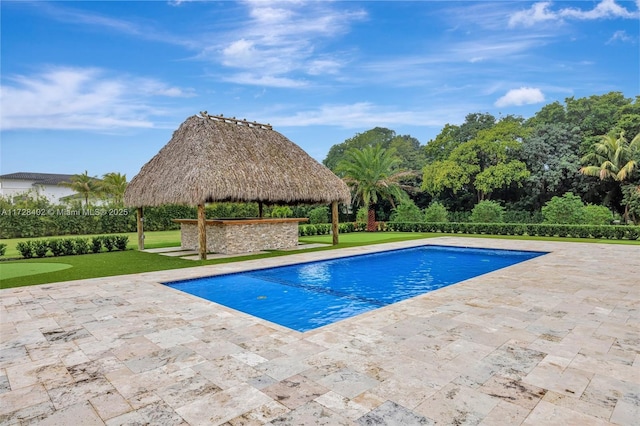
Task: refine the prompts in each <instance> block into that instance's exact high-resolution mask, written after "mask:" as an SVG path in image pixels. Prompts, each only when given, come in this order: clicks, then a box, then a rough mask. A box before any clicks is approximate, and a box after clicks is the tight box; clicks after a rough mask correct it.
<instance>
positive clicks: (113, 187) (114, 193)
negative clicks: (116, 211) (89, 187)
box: [100, 172, 127, 205]
mask: <svg viewBox="0 0 640 426" xmlns="http://www.w3.org/2000/svg"><path fill="white" fill-rule="evenodd" d="M126 189H127V175H126V174H125V175H123V174H120V173H116V172H111V173H106V174H104V175H102V181H100V192H102V193H103V194H105V195H107V196H108V197H113V201H114V202H115V203H116V204H118V205H119V204H122V200H123V199H124V191H125V190H126Z"/></svg>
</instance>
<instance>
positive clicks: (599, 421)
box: [0, 237, 640, 426]
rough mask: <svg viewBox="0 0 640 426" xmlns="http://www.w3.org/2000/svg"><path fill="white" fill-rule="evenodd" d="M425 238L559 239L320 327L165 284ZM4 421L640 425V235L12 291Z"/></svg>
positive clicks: (5, 297) (0, 316)
mask: <svg viewBox="0 0 640 426" xmlns="http://www.w3.org/2000/svg"><path fill="white" fill-rule="evenodd" d="M422 244H441V245H456V246H465V247H492V248H508V249H518V250H539V251H548V252H549V254H547V255H544V256H541V257H538V258H535V259H532V260H529V261H527V262H524V263H520V264H518V265H513V266H511V267H508V268H504V269H501V270H498V271H495V272H493V273H489V274H485V275H483V276H480V277H477V278H473V279H470V280H467V281H464V282H461V283H458V284H456V285H453V286H449V287H446V288H443V289H440V290H437V291H434V292H432V293H429V294H425V295H422V296H419V297H416V298H413V299H410V300H406V301H404V302H400V303H397V304H394V305H391V306H387V307H384V308H381V309H378V310H375V311H371V312H368V313H365V314H363V315H360V316H357V317H354V318H351V319H347V320H344V321H341V322H338V323H335V324H331V325H328V326H325V327H322V328H319V329H316V330H312V331H309V332H306V333H299V332H296V331H293V330H289V329H287V328H285V327H282V326H279V325H276V324H272V323H269V322H267V321H264V320H261V319H259V318H255V317H252V316H250V315H247V314H244V313H241V312H238V311H234V310H232V309H229V308H226V307H224V306H220V305H217V304H215V303H211V302H207V301H205V300H202V299H200V298H197V297H194V296H191V295H188V294H185V293H182V292H179V291H177V290H174V289H171V288H168V287H166V286H164V285H162V284H161V283H162V282H166V281H171V280H177V279H188V278H195V277H200V276H208V275H216V274H224V273H231V272H238V271H242V270H248V269H254V268H259V267H260V268H263V267H271V266H280V265H285V264H291V263H298V262H301V261H313V260H321V259H324V258H330V257H340V256H348V255H354V254H362V253H367V252H373V251H379V250H387V249H395V248H402V247H410V246H415V245H422ZM0 320H1V321H0V336H1V340H0V424H1V425H13V424H78V425H93V424H96V425H98V424H101V425H109V426H111V425H125V424H162V425H216V424H225V425H260V424H271V425H306V424H326V425H341V424H344V425H369V424H371V425H373V424H389V425H394V424H397V425H403V426H404V425H412V424H416V425H420V424H424V425H430V424H481V425H505V424H509V425H510V424H514V425H521V424H522V425H539V424H566V425H573V424H576V425H577V424H579V425H607V424H620V425H631V424H635V422H637V419H638V418H640V338H639V336H640V246H638V245H635V246H633V245H602V244H582V243H562V242H557V243H556V242H540V241H517V240H493V239H476V238H463V237H461V238H454V237H441V238H435V239H428V240H422V241H411V242H402V243H390V244H381V245H376V246H370V247H357V248H350V249H342V250H332V251H328V252H315V253H293V254H291V255H289V256H283V257H277V258H271V259H262V260H255V261H247V262H237V263H229V264H223V265H212V266H204V267H194V268H188V269H181V270H174V271H159V272H152V273H144V274H137V275H128V276H120V277H107V278H99V279H87V280H80V281H73V282H66V283H55V284H46V285H38V286H31V287H20V288H15V289H6V290H1V291H0Z"/></svg>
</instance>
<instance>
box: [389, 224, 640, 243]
mask: <svg viewBox="0 0 640 426" xmlns="http://www.w3.org/2000/svg"><path fill="white" fill-rule="evenodd" d="M386 228H387V230H389V231H397V232H443V233H449V234H486V235H528V236H539V237H568V238H595V239H608V240H622V239H627V240H637V239H638V238H639V237H640V226H625V225H552V224H542V223H461V222H446V223H419V222H415V223H413V222H411V223H409V222H387V224H386Z"/></svg>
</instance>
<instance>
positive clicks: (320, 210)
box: [309, 206, 329, 224]
mask: <svg viewBox="0 0 640 426" xmlns="http://www.w3.org/2000/svg"><path fill="white" fill-rule="evenodd" d="M328 222H329V207H327V206H322V207H316V208H315V209H313V210H311V211H310V212H309V223H310V224H316V223H328Z"/></svg>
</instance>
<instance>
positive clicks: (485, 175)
mask: <svg viewBox="0 0 640 426" xmlns="http://www.w3.org/2000/svg"><path fill="white" fill-rule="evenodd" d="M638 133H640V96H635V97H634V98H629V97H625V96H624V95H623V94H622V93H621V92H609V93H604V94H597V95H592V96H587V97H583V98H576V97H569V98H566V99H565V100H564V102H561V101H553V102H551V103H549V104H546V105H543V106H542V107H541V108H540V110H539V111H538V112H536V113H535V114H534V115H533V116H532V117H529V118H528V119H526V120H525V119H524V118H521V117H517V116H512V115H507V116H504V117H500V118H496V117H495V116H493V115H492V114H490V113H486V112H485V113H483V112H472V113H469V114H467V115H466V116H465V118H464V121H463V122H462V123H460V124H453V123H447V124H445V125H444V126H443V127H442V130H441V131H440V133H439V134H438V135H436V136H435V137H434V138H433V139H431V140H430V141H428V142H427V143H426V144H425V145H420V142H419V141H418V140H417V139H416V138H414V137H412V136H410V135H402V136H399V135H397V134H396V132H395V131H394V130H391V129H387V128H383V127H375V128H373V129H371V130H368V131H365V132H363V133H358V134H356V135H355V136H353V137H352V138H349V139H347V140H345V141H344V142H342V143H339V144H336V145H334V146H333V147H331V149H330V151H329V154H328V155H327V158H326V159H325V160H324V164H325V165H326V166H327V167H329V168H330V169H332V170H334V171H336V170H337V164H338V163H339V162H340V161H341V160H343V159H344V158H345V157H346V155H347V152H348V151H349V150H350V149H358V150H362V149H364V148H365V147H373V146H376V145H380V146H381V148H383V149H391V148H393V150H394V151H395V152H396V155H397V156H398V158H399V159H400V161H399V164H398V167H399V168H403V169H405V170H414V171H421V173H420V175H419V177H413V178H411V177H405V178H403V179H405V182H407V181H406V180H407V179H408V180H409V181H410V182H411V183H412V184H413V185H414V186H419V187H420V188H421V189H422V192H412V193H410V197H411V198H412V199H413V201H414V202H415V203H416V205H417V206H418V207H419V208H425V207H426V206H428V205H429V204H430V203H431V202H433V201H440V202H442V204H443V205H445V206H446V207H447V208H448V209H449V210H450V211H466V212H469V211H470V210H471V209H472V207H473V206H474V205H475V204H476V203H478V202H479V201H481V200H488V199H491V200H496V201H498V202H500V203H501V204H502V205H504V206H505V207H506V208H507V211H509V210H522V211H529V212H531V211H537V212H538V213H540V211H541V208H542V206H543V205H545V204H546V203H547V202H548V201H550V200H551V199H552V198H553V197H562V196H563V195H564V194H565V193H568V192H571V193H572V194H574V195H575V196H577V197H579V198H580V199H581V200H582V201H583V202H584V203H586V204H595V205H606V206H607V207H609V208H610V209H611V210H613V211H617V212H618V213H620V214H622V213H623V212H624V211H625V210H627V211H628V210H629V208H630V206H635V205H636V204H637V201H636V200H637V197H636V195H635V194H636V192H634V191H633V188H638V187H640V173H639V172H638V170H637V166H636V167H635V168H634V170H633V171H628V173H627V175H626V176H625V178H624V179H623V180H622V181H620V180H616V179H613V178H610V179H605V180H601V179H600V178H599V173H601V171H602V170H603V168H602V167H601V166H603V164H604V160H603V159H602V158H601V157H602V153H599V148H598V144H601V143H602V141H603V138H605V137H613V138H614V139H619V136H620V135H621V134H623V135H624V137H625V138H627V139H629V140H633V138H634V137H635V135H637V134H638ZM628 144H629V145H631V142H628ZM629 155H630V157H629V159H628V160H627V161H626V162H625V164H627V163H628V162H629V161H631V160H633V159H634V158H635V160H633V161H635V162H636V163H634V164H638V162H640V159H639V158H638V155H640V154H639V153H638V150H635V151H633V153H629ZM598 156H600V157H598ZM605 156H606V155H605ZM598 159H600V160H602V161H599V160H598ZM581 160H584V161H581ZM623 166H624V165H618V170H619V171H620V170H623V169H624V167H623ZM589 167H591V168H589ZM607 167H608V166H607ZM593 168H597V170H598V174H597V175H596V176H592V175H590V174H589V173H587V171H588V170H595V169H593ZM627 168H628V167H627ZM610 169H611V170H613V169H612V168H610ZM580 170H583V172H582V173H581V172H580ZM607 170H608V169H607ZM625 170H626V169H625ZM615 173H618V172H615ZM626 187H630V188H631V189H623V188H626ZM379 205H380V206H382V207H383V208H384V209H385V213H386V214H387V216H388V214H389V213H391V209H392V207H393V206H392V205H390V204H388V205H387V204H385V203H384V202H381V203H380V204H379ZM634 208H635V207H634ZM378 211H379V212H380V210H378ZM631 212H635V210H631ZM634 217H636V216H634Z"/></svg>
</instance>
